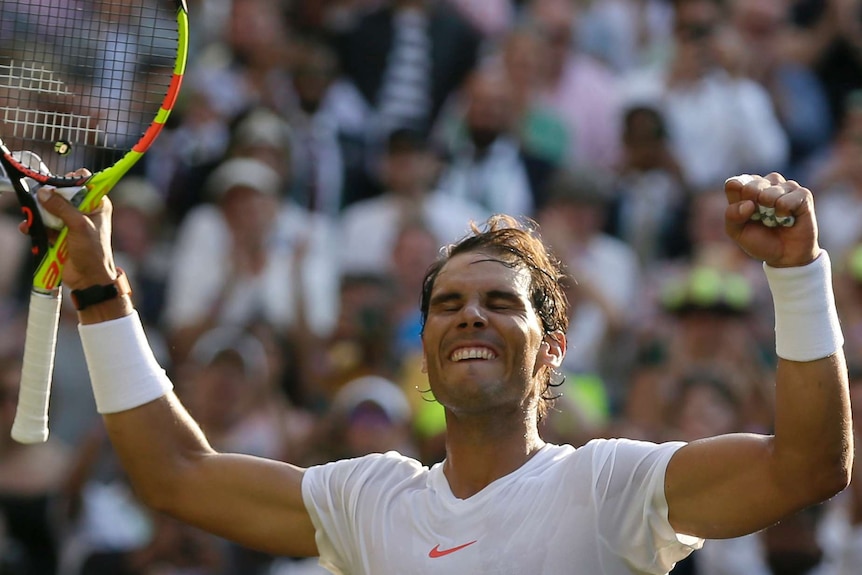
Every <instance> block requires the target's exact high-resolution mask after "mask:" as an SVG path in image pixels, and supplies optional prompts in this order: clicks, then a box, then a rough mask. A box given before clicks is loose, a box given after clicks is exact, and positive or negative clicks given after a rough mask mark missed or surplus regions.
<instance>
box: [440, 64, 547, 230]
mask: <svg viewBox="0 0 862 575" xmlns="http://www.w3.org/2000/svg"><path fill="white" fill-rule="evenodd" d="M462 106H463V113H461V114H459V115H457V116H456V117H455V118H453V119H452V123H451V124H450V125H449V126H444V128H443V131H444V133H443V134H442V136H441V137H442V139H443V141H442V143H441V148H442V150H443V153H444V155H445V156H446V158H447V160H448V162H447V165H446V167H445V168H444V169H443V173H442V174H441V176H440V181H439V183H438V189H439V191H440V193H442V194H443V195H444V196H447V197H453V198H458V199H461V200H466V201H469V202H474V203H476V204H479V205H481V206H482V207H484V208H485V209H486V210H488V211H489V212H491V213H507V214H516V215H524V216H530V215H532V214H533V211H534V209H535V206H536V205H537V203H538V201H537V199H538V197H539V195H540V190H541V189H542V187H543V185H544V183H545V181H546V180H547V179H548V177H549V176H550V174H551V171H552V167H551V165H550V164H548V163H547V162H545V161H543V160H541V159H539V158H537V157H535V156H532V155H531V154H529V153H528V152H527V151H526V150H525V149H524V148H523V147H522V146H521V143H520V142H519V140H518V138H517V137H516V135H515V133H516V132H515V130H516V124H517V121H518V118H517V116H516V108H515V102H514V91H513V89H512V84H511V83H510V78H509V76H508V75H506V74H505V73H504V72H502V71H501V70H499V69H496V68H485V69H480V70H477V71H476V72H474V73H473V74H472V75H471V76H470V77H469V79H468V80H467V82H466V84H465V87H464V92H463V102H462ZM447 128H448V129H447Z"/></svg>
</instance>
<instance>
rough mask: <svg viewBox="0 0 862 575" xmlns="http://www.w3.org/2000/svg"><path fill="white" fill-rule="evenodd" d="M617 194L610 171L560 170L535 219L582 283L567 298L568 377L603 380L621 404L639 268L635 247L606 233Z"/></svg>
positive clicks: (570, 290)
mask: <svg viewBox="0 0 862 575" xmlns="http://www.w3.org/2000/svg"><path fill="white" fill-rule="evenodd" d="M612 193H613V188H612V182H611V181H610V179H609V178H608V177H607V174H605V173H604V172H599V171H596V170H590V169H586V168H581V169H573V170H561V171H559V172H557V173H556V174H555V175H554V176H553V178H552V179H551V181H550V182H549V183H548V189H547V195H548V200H547V202H546V203H545V205H544V207H543V208H542V209H541V210H540V211H539V212H538V214H537V220H538V222H539V224H540V226H541V232H542V236H543V237H544V238H545V240H546V241H547V242H548V243H549V244H550V246H551V247H552V249H553V251H554V253H555V254H556V256H557V257H558V258H560V261H562V262H563V263H564V265H566V266H567V269H568V270H569V273H570V274H571V275H572V277H573V278H574V280H575V282H577V285H572V286H568V294H567V295H568V297H569V301H570V306H571V317H570V318H569V329H568V332H567V333H566V338H567V340H568V341H569V345H570V346H571V348H572V349H573V350H575V352H574V353H571V354H569V355H567V356H566V359H565V360H564V363H563V366H562V367H563V369H564V370H565V371H566V372H568V373H573V374H592V375H598V376H599V378H600V379H602V380H603V381H604V382H605V385H607V386H609V388H610V389H609V390H608V394H609V395H611V396H614V399H615V400H618V398H617V397H615V396H616V395H617V394H618V392H619V390H620V385H621V383H622V381H621V379H620V378H623V377H625V375H624V374H625V372H626V370H627V361H628V360H627V358H626V356H627V353H628V352H629V351H630V350H631V346H630V345H628V344H627V342H626V338H627V332H628V327H629V326H630V325H631V323H630V322H631V321H632V319H633V318H634V315H633V313H632V309H633V306H634V303H635V297H636V294H637V291H636V290H637V287H638V284H639V282H640V279H639V278H640V265H639V262H638V259H637V255H636V253H635V252H634V250H633V249H632V248H631V247H630V246H629V245H627V244H625V243H624V242H622V241H621V240H619V239H617V238H614V237H612V236H610V235H608V234H606V233H604V232H603V228H604V225H605V218H606V217H607V208H608V206H609V204H610V201H611V199H612ZM630 359H631V358H629V360H630Z"/></svg>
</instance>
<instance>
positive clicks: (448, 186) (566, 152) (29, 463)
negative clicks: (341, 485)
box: [0, 0, 862, 575]
mask: <svg viewBox="0 0 862 575" xmlns="http://www.w3.org/2000/svg"><path fill="white" fill-rule="evenodd" d="M0 4H2V2H0ZM189 12H190V21H191V44H192V46H191V51H190V59H189V64H188V70H187V74H186V79H185V83H184V86H183V90H182V93H181V96H180V101H179V102H178V104H177V109H176V110H175V112H174V113H173V115H172V116H171V118H170V122H169V125H168V127H167V129H166V131H165V133H163V134H162V136H160V138H159V140H158V141H157V142H156V143H155V145H154V147H153V148H152V149H151V150H150V151H149V152H148V154H147V155H146V156H145V158H144V160H143V161H141V162H140V163H139V165H137V166H136V167H135V169H134V171H133V173H131V174H130V175H129V176H127V177H126V178H125V179H124V180H123V181H121V182H120V184H119V185H118V186H117V187H116V188H115V190H114V191H113V192H112V193H111V199H112V201H113V204H114V245H115V249H116V252H117V260H118V262H117V263H118V265H120V266H121V267H123V268H124V270H125V271H126V273H127V275H128V276H129V278H130V280H131V283H132V286H133V289H134V296H133V299H134V301H135V304H136V306H137V308H138V310H139V312H140V314H141V316H142V317H143V319H144V321H145V325H146V328H147V334H148V336H149V338H150V341H151V343H153V345H154V347H155V349H156V350H157V354H158V356H159V360H160V361H161V363H162V365H163V366H165V368H166V369H167V370H168V372H169V374H170V375H171V378H172V380H173V382H174V384H175V387H176V390H177V393H178V394H179V396H180V397H181V398H182V399H183V401H184V402H185V404H186V405H187V406H188V407H189V409H190V411H191V413H192V414H193V415H194V416H195V418H196V419H197V420H198V421H199V422H200V424H201V426H202V428H203V429H204V431H205V432H206V434H207V436H208V438H209V439H210V441H211V442H212V444H213V446H214V447H216V448H217V449H219V450H224V451H232V452H238V453H249V454H255V455H260V456H264V457H269V458H273V459H280V460H284V461H289V462H292V463H295V464H298V465H302V466H308V465H313V464H318V463H323V462H326V461H330V460H333V459H336V458H343V457H352V456H358V455H363V454H366V453H370V452H380V451H387V450H392V449H395V450H398V451H400V452H402V453H405V454H409V455H414V456H415V457H417V458H418V459H420V460H421V461H423V462H424V463H426V464H428V465H432V464H434V463H437V462H439V461H440V460H441V459H442V457H443V454H444V437H443V430H444V419H443V412H442V408H441V407H440V406H439V404H437V403H436V402H435V401H434V398H433V395H432V394H431V391H430V390H429V389H428V384H427V379H426V378H425V376H424V374H423V373H422V369H421V365H422V352H421V341H420V332H421V325H420V319H419V310H418V302H419V294H420V290H421V284H422V278H423V273H424V271H425V269H426V267H427V266H428V264H429V263H430V262H431V261H432V260H433V259H434V258H435V257H436V255H437V253H438V249H439V247H440V246H441V245H442V244H445V243H448V242H452V241H454V240H456V239H458V238H459V237H461V236H462V235H464V234H465V233H466V232H467V231H468V230H469V222H471V221H474V222H476V223H477V224H480V223H481V222H482V221H484V219H485V218H486V217H487V216H489V215H491V214H493V213H509V214H513V215H519V216H525V217H529V218H532V219H534V220H535V221H536V222H537V224H538V226H539V228H538V229H539V233H540V234H541V235H542V237H543V238H544V239H545V240H546V241H547V242H548V244H549V245H550V246H552V248H553V250H554V252H555V254H556V255H557V256H558V257H559V258H560V259H561V260H562V261H563V262H564V263H565V264H566V266H567V267H568V269H569V271H570V272H571V274H572V276H573V278H574V281H573V282H571V285H569V286H567V290H568V295H569V299H570V302H571V304H572V305H571V313H572V317H571V322H570V331H569V333H568V334H567V335H568V341H569V353H568V357H567V359H566V364H565V366H564V367H565V375H566V379H565V382H564V383H563V384H562V385H561V386H560V387H558V388H556V390H555V392H556V393H557V394H558V396H559V397H558V399H557V402H556V406H555V409H554V410H552V411H551V413H550V414H549V415H548V416H547V417H546V418H545V419H544V421H543V422H542V429H543V434H544V437H545V439H546V440H548V441H552V442H568V443H571V444H573V445H575V446H578V445H582V444H583V443H585V442H587V441H589V440H590V439H592V438H597V437H611V436H613V437H630V438H636V439H644V440H650V441H664V440H686V441H692V440H696V439H699V438H704V437H708V436H712V435H716V434H721V433H729V432H759V433H769V432H770V430H771V425H772V401H773V399H772V398H773V392H774V389H773V387H774V381H773V370H774V367H775V364H776V357H775V355H774V340H773V325H774V324H773V318H772V313H773V312H772V303H771V298H770V295H769V292H768V288H767V286H766V284H765V279H764V277H763V273H762V270H761V269H760V264H759V263H758V262H755V261H753V260H751V259H749V258H748V256H746V255H745V254H743V253H742V252H741V251H740V250H739V249H738V248H737V247H736V246H735V244H733V243H731V242H730V241H729V240H728V239H727V238H726V237H725V234H724V224H723V217H724V209H725V205H726V200H725V198H724V195H723V183H724V180H725V179H726V178H728V177H730V176H733V175H736V174H742V173H757V174H766V173H769V172H772V171H778V172H781V173H782V174H784V175H786V176H787V177H788V178H792V179H796V180H797V181H799V182H801V183H802V184H803V185H805V186H807V187H809V188H810V189H811V190H812V192H813V193H814V198H815V203H816V209H817V214H818V221H819V227H820V240H821V245H822V246H824V247H825V248H826V249H828V250H829V252H830V254H831V257H832V261H833V266H834V272H835V278H834V279H835V291H836V297H837V301H838V308H839V315H840V317H841V319H842V323H843V329H844V335H845V338H846V346H845V350H846V353H847V356H848V360H849V363H850V369H851V379H852V386H853V389H852V392H853V394H854V402H855V404H856V405H862V403H860V402H862V224H860V222H862V1H860V0H603V1H598V0H595V1H590V0H521V1H518V0H388V1H387V0H190V1H189ZM0 207H2V214H0V237H2V243H3V245H4V246H6V247H5V248H4V249H3V250H2V251H0V318H2V319H0V321H2V325H3V326H4V327H3V330H2V332H0V404H2V405H0V408H2V409H0V427H2V429H0V575H55V574H56V575H102V574H112V575H125V574H129V575H132V574H134V575H180V574H183V575H192V574H194V575H198V574H200V575H202V574H208V575H209V574H212V575H295V574H304V573H321V572H322V571H321V570H320V568H319V567H317V565H316V562H315V561H314V560H298V559H293V558H287V557H272V556H268V555H265V554H261V553H257V552H254V551H252V550H248V549H244V548H241V547H238V546H236V545H233V544H230V543H228V542H225V541H222V540H220V539H217V538H214V537H212V536H210V535H207V534H204V533H201V532H199V531H197V530H195V529H193V528H190V527H188V526H186V525H183V524H180V523H177V522H175V521H173V520H171V519H168V518H166V517H163V516H160V515H156V514H153V513H152V512H150V511H148V510H147V509H144V508H143V507H141V506H140V504H139V503H138V502H137V500H136V499H135V496H134V493H133V492H132V491H131V490H130V488H129V486H128V483H127V482H126V480H125V478H124V475H123V473H122V470H121V468H120V466H119V464H118V462H117V460H116V458H115V457H114V455H113V453H112V451H111V448H110V445H109V444H108V442H107V439H106V436H105V433H104V431H103V428H102V424H101V421H100V419H99V417H98V415H97V414H96V412H95V407H94V404H93V399H92V394H91V392H90V389H89V379H88V375H87V369H86V366H85V363H84V359H83V353H82V350H81V347H80V343H79V340H78V337H77V326H76V323H77V322H76V316H75V313H74V310H73V309H72V308H71V305H70V304H68V303H66V304H65V307H64V311H63V314H62V318H61V326H60V334H59V341H58V349H57V359H56V369H55V372H54V388H53V393H52V401H51V410H50V417H51V437H50V440H49V441H48V442H47V443H46V444H40V445H35V446H22V445H18V444H15V443H14V442H12V441H11V439H10V438H9V433H8V432H9V429H10V428H11V424H12V418H13V416H14V410H15V402H16V397H17V386H18V379H19V374H20V357H21V355H22V342H23V332H24V325H25V321H26V314H27V305H26V302H27V293H28V289H29V277H28V266H29V265H30V264H29V258H28V250H29V244H28V241H27V238H26V237H24V236H22V235H21V234H20V233H19V232H18V230H17V225H18V222H19V220H20V217H19V214H18V208H17V203H16V202H15V199H14V197H13V196H12V195H11V194H5V195H4V196H2V197H0ZM15 246H17V247H18V248H19V249H15ZM68 300H69V298H66V302H68ZM860 413H862V412H860ZM857 425H858V424H857ZM859 428H860V429H862V426H859ZM860 439H862V437H860ZM860 474H862V471H858V472H856V475H857V476H858V475H860ZM859 483H862V481H854V482H853V484H852V485H851V487H850V488H849V489H848V490H847V491H845V492H844V493H842V494H840V495H839V496H838V497H836V498H835V499H833V500H832V501H829V502H828V503H826V504H824V505H821V506H819V507H817V508H812V509H809V510H806V511H805V512H803V513H800V514H799V515H797V516H795V517H794V518H792V519H790V520H787V521H785V522H782V523H781V524H779V525H777V526H775V527H773V528H770V529H767V530H765V531H764V532H761V533H758V534H755V535H752V536H749V537H744V538H740V539H734V540H726V541H709V542H707V544H706V545H705V547H704V549H703V550H702V551H699V552H697V553H695V554H694V555H693V556H692V557H690V558H689V559H687V560H686V561H685V562H683V563H681V564H679V565H678V566H677V568H676V569H675V570H674V571H673V572H674V573H675V574H684V573H689V574H692V573H693V574H697V575H786V574H799V575H802V574H804V573H809V574H818V575H849V574H851V573H860V572H862V486H860V485H858V484H859ZM560 488H565V486H560ZM213 505H218V502H217V501H214V502H213Z"/></svg>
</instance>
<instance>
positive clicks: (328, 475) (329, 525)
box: [302, 452, 421, 575]
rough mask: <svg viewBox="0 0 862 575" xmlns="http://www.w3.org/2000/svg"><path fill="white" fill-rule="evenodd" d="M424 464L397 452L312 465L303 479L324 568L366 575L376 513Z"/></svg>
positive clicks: (305, 499) (306, 501)
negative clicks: (365, 549) (370, 531)
mask: <svg viewBox="0 0 862 575" xmlns="http://www.w3.org/2000/svg"><path fill="white" fill-rule="evenodd" d="M420 469H421V464H420V463H419V462H418V461H415V460H412V459H410V458H407V457H404V456H402V455H400V454H398V453H395V452H389V453H386V454H372V455H366V456H364V457H358V458H354V459H344V460H339V461H334V462H331V463H327V464H325V465H318V466H314V467H310V468H308V469H307V470H306V472H305V475H304V476H303V479H302V498H303V502H304V503H305V507H306V509H307V510H308V514H309V515H310V516H311V521H312V523H313V524H314V527H315V530H316V533H315V541H316V542H317V549H318V553H319V554H320V565H321V566H322V567H324V568H326V569H328V570H329V571H331V572H332V573H335V574H337V575H340V574H344V575H347V574H350V573H359V572H362V567H361V566H362V565H363V563H364V555H363V546H365V545H368V544H369V542H368V541H366V537H367V532H368V529H367V526H366V527H365V529H363V526H365V525H366V522H367V521H368V518H369V516H370V515H373V513H374V510H375V509H378V508H380V507H381V506H385V505H383V503H382V499H383V498H385V497H386V496H387V494H388V493H389V492H390V490H391V488H392V487H393V486H394V485H396V484H397V483H398V482H400V481H402V480H403V479H405V478H407V477H410V476H412V475H414V474H416V473H419V472H420Z"/></svg>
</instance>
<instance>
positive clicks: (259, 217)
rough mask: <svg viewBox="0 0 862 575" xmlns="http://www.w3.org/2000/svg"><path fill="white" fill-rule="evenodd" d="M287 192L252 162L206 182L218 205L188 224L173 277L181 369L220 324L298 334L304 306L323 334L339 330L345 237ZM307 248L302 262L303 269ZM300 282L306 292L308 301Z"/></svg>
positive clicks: (168, 313)
mask: <svg viewBox="0 0 862 575" xmlns="http://www.w3.org/2000/svg"><path fill="white" fill-rule="evenodd" d="M283 187H284V181H283V179H282V178H281V177H280V176H279V174H277V173H276V172H275V171H274V170H272V169H271V168H270V167H269V166H267V165H266V164H264V163H263V162H261V161H259V160H255V159H251V158H232V159H230V160H228V161H226V162H224V163H223V164H221V165H220V166H219V168H218V169H217V170H216V171H214V172H213V174H212V175H211V176H210V178H209V179H208V183H207V186H206V188H207V190H208V192H209V194H210V197H211V199H212V203H207V204H203V205H200V206H198V207H196V208H195V209H194V210H193V211H192V212H191V213H190V214H189V215H188V217H187V218H186V220H185V221H184V222H183V224H182V225H181V226H180V229H179V230H178V234H177V240H176V243H175V251H174V261H173V263H172V268H171V275H170V277H169V279H168V286H167V295H166V300H167V301H166V306H165V310H164V314H163V320H164V322H165V325H166V327H167V330H168V334H169V335H168V337H169V339H170V341H171V346H172V347H171V351H172V353H173V354H174V356H175V358H174V360H175V361H176V362H180V361H182V360H183V359H185V356H186V354H187V353H188V351H189V350H190V349H191V347H192V346H193V345H194V343H195V341H196V340H197V338H198V337H199V336H200V334H202V333H204V332H205V331H207V330H209V329H211V328H213V327H216V326H220V325H224V326H234V327H246V326H249V325H251V324H253V323H255V322H257V321H264V322H266V323H269V324H271V325H272V326H274V327H275V329H276V330H277V331H278V332H279V333H281V334H287V333H290V330H291V329H292V328H294V327H295V326H296V325H297V317H298V314H299V313H300V311H299V308H300V307H301V308H302V310H303V312H304V313H306V314H307V316H308V317H307V320H308V324H307V325H308V326H309V328H310V329H312V330H314V331H315V332H316V333H317V334H318V335H323V334H326V333H327V332H328V331H329V330H331V329H332V327H333V324H334V321H335V316H336V314H337V308H336V306H337V286H338V277H339V274H340V270H339V268H338V266H337V264H336V260H335V259H334V258H335V257H336V251H335V243H336V242H337V238H336V237H335V235H334V232H333V231H332V229H331V228H330V223H329V222H328V221H327V220H325V219H323V218H322V217H321V216H316V217H315V216H312V215H311V214H309V213H308V212H307V211H305V210H304V209H302V208H300V207H299V206H296V205H294V204H291V203H290V202H287V201H284V200H283V199H282V198H280V197H279V195H278V193H279V190H281V189H283ZM301 245H302V246H305V247H304V248H303V249H304V250H305V251H304V257H303V258H302V259H301V260H299V261H296V260H297V258H295V257H294V254H295V253H296V250H297V249H298V248H299V247H300V246H301ZM226 255H227V256H228V257H225V256H226ZM293 278H301V279H297V280H294V279H293ZM296 281H301V282H302V283H303V284H304V287H305V289H304V291H303V293H304V294H305V297H304V298H303V299H299V298H298V297H297V292H296V288H295V285H296ZM306 284H307V285H306ZM312 298H313V300H312ZM302 336H304V334H300V337H302Z"/></svg>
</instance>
